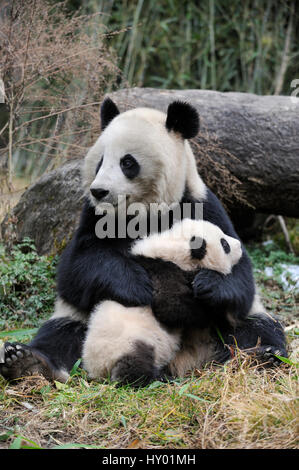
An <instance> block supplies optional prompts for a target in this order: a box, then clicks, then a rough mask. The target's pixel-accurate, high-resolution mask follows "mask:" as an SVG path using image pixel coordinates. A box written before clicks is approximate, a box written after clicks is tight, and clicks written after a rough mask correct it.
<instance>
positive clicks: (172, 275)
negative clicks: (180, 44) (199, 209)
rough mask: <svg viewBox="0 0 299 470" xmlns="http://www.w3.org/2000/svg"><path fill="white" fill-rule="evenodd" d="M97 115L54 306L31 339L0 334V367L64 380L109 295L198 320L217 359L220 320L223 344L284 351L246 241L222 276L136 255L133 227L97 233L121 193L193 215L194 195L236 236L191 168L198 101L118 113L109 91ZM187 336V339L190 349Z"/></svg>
mask: <svg viewBox="0 0 299 470" xmlns="http://www.w3.org/2000/svg"><path fill="white" fill-rule="evenodd" d="M101 124H102V133H101V135H100V137H99V138H98V140H97V141H96V143H95V144H94V146H93V147H92V148H91V149H90V150H89V152H88V154H87V156H86V158H85V163H84V170H83V182H84V188H85V193H86V202H85V205H84V208H83V211H82V215H81V220H80V224H79V228H78V230H77V232H76V234H75V236H74V238H73V239H72V241H71V242H70V243H69V245H68V246H67V248H66V249H65V251H64V253H63V254H62V256H61V260H60V264H59V270H58V300H57V303H56V308H55V312H54V315H53V316H52V318H50V320H48V321H47V322H45V323H44V324H43V325H42V327H41V328H40V329H39V331H38V333H37V335H36V337H35V338H34V339H33V341H31V343H29V345H27V346H25V345H22V344H20V343H5V345H4V351H3V356H4V362H3V363H2V364H1V365H0V372H1V373H2V374H3V375H4V376H5V377H6V378H10V379H13V378H16V377H19V376H22V375H28V374H31V373H36V372H42V373H43V374H44V375H45V376H47V377H50V378H56V379H58V380H66V379H67V377H68V373H69V371H70V370H71V368H72V366H73V364H74V363H75V361H76V360H77V359H78V358H79V357H81V354H82V344H83V341H84V339H85V336H86V329H87V325H88V321H89V317H90V313H91V311H92V310H93V309H94V308H95V306H96V305H98V304H99V303H100V302H102V301H104V300H107V299H108V300H114V301H116V302H119V303H120V304H122V305H124V306H130V307H132V306H151V308H152V310H153V313H154V315H155V317H156V318H157V320H158V321H159V322H160V323H161V324H163V325H165V326H167V327H173V328H175V327H179V328H182V327H183V328H191V329H193V331H198V329H204V330H205V335H206V337H205V340H204V339H203V338H201V345H200V347H201V349H202V348H205V347H206V348H210V347H211V344H212V345H213V348H214V349H217V359H218V360H219V357H220V356H221V354H220V353H219V351H222V353H223V354H222V356H223V361H224V360H226V359H227V350H225V349H224V346H223V344H222V343H221V344H219V342H218V343H217V347H216V348H215V341H217V339H215V337H214V336H213V335H212V333H210V331H211V330H210V328H211V327H212V328H214V327H220V326H221V332H222V337H223V338H224V340H225V342H226V343H227V344H234V343H235V341H236V342H237V344H238V346H239V347H240V348H242V349H248V348H255V350H256V353H257V354H259V355H260V356H261V357H262V358H264V355H265V354H266V355H267V354H270V355H271V354H274V353H275V352H277V351H278V350H279V351H280V353H281V355H286V352H285V340H284V337H283V332H282V328H281V326H280V324H279V323H278V322H277V321H273V320H272V319H271V318H270V317H268V316H266V315H265V314H264V312H263V309H262V307H261V305H260V302H259V301H258V299H257V301H255V298H256V297H255V284H254V279H253V274H252V267H251V263H250V260H249V257H248V255H247V253H246V250H245V248H244V247H242V257H241V259H240V261H239V262H238V263H237V264H236V265H235V266H234V268H233V269H232V272H231V273H230V274H228V275H227V276H223V275H222V274H220V273H218V272H216V271H213V270H209V269H202V270H200V271H199V272H198V273H197V274H196V276H195V277H194V279H193V280H192V282H190V279H189V278H188V276H186V275H185V272H184V271H183V270H181V269H180V268H179V267H178V266H176V265H175V264H173V263H171V262H167V261H163V260H159V259H157V260H156V262H155V263H153V262H152V260H150V263H149V262H148V261H149V260H147V259H146V258H145V259H143V260H142V262H141V261H140V260H139V259H135V258H134V257H133V256H132V255H131V253H130V247H131V245H132V242H133V240H132V238H131V237H130V236H128V235H126V236H125V237H124V238H105V239H100V238H98V237H97V235H96V233H95V226H96V224H97V222H98V221H99V220H100V219H101V217H102V216H101V215H97V214H98V212H99V211H100V210H101V207H102V205H103V204H107V203H110V204H112V205H113V206H114V207H115V209H117V208H118V210H119V209H120V208H119V207H117V203H118V197H119V196H124V195H125V202H126V203H127V204H128V205H129V204H131V203H134V202H137V203H142V204H144V205H145V206H147V207H149V206H150V204H151V203H158V204H162V203H164V204H166V205H168V206H171V205H173V204H180V205H183V204H185V203H189V204H190V205H191V207H192V209H193V211H192V213H191V218H195V206H196V203H197V202H201V203H202V204H203V218H204V220H207V221H209V222H211V223H213V224H215V225H217V226H218V227H219V228H220V229H221V230H222V231H223V232H224V233H226V234H227V235H228V236H231V237H234V238H238V236H237V234H236V232H235V230H234V227H233V225H232V223H231V221H230V220H229V218H228V216H227V214H226V212H225V211H224V209H223V207H222V206H221V204H220V202H219V200H218V199H217V197H216V196H215V195H214V194H213V193H212V192H211V191H210V190H209V189H208V188H207V187H206V185H205V184H204V182H203V181H202V179H201V178H200V176H199V175H198V173H197V169H196V163H195V158H194V155H193V153H192V150H191V147H190V145H189V143H188V141H187V139H190V138H192V137H195V135H196V134H197V132H198V129H199V117H198V114H197V111H196V110H195V109H194V108H193V107H192V106H190V105H189V104H187V103H182V102H179V101H175V102H173V103H171V104H170V105H169V107H168V110H167V115H165V114H164V113H162V112H159V111H157V110H153V109H149V108H136V109H133V110H129V111H126V112H124V113H119V110H118V108H117V106H116V105H115V104H114V103H113V102H112V100H110V99H109V98H108V99H106V100H105V101H104V102H103V104H102V106H101ZM122 200H124V199H122ZM249 312H250V318H247V317H248V313H249ZM196 340H197V338H196V337H195V338H194V341H196ZM194 341H193V340H192V339H190V342H189V343H190V344H189V343H188V344H186V348H189V351H190V358H192V356H193V359H194V357H195V356H196V348H197V344H194ZM203 344H205V346H203ZM193 359H192V360H193ZM190 360H191V359H190Z"/></svg>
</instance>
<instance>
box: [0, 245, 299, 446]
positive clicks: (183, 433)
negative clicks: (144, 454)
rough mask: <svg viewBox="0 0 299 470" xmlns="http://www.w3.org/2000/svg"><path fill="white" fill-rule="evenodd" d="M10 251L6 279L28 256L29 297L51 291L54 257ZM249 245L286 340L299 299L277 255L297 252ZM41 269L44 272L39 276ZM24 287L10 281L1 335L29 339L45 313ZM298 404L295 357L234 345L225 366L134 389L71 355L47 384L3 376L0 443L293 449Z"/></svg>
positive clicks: (291, 338) (294, 336)
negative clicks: (97, 376)
mask: <svg viewBox="0 0 299 470" xmlns="http://www.w3.org/2000/svg"><path fill="white" fill-rule="evenodd" d="M25 243H26V244H27V245H26V246H27V248H28V246H31V245H30V242H29V241H27V242H25ZM15 250H16V252H14V253H12V255H11V256H8V255H5V256H4V255H3V253H2V261H3V260H4V265H5V264H6V269H8V268H9V269H10V271H9V272H10V276H11V278H10V279H11V280H12V279H14V275H15V279H16V283H18V282H19V279H18V277H17V275H16V274H17V273H18V272H19V270H20V268H21V266H23V263H28V264H27V265H26V266H27V271H26V282H28V279H31V282H30V283H29V285H28V286H27V287H28V289H29V290H30V289H31V292H32V294H31V297H33V298H35V300H34V302H36V303H37V305H38V304H39V303H40V302H41V303H43V295H44V294H45V299H48V294H47V292H44V293H43V292H42V293H41V285H42V284H40V283H41V282H44V286H45V285H46V284H47V282H48V281H49V280H51V282H52V280H53V279H54V274H55V267H56V260H54V259H53V258H47V257H38V256H37V255H36V253H35V251H34V249H33V251H32V247H31V250H29V251H28V252H27V253H24V246H22V245H21V246H19V247H17V248H16V249H15ZM25 251H26V250H25ZM249 253H250V255H251V258H252V261H253V265H254V270H255V274H256V276H257V279H258V282H259V285H260V288H261V292H262V296H263V299H264V300H265V302H266V305H267V306H268V307H271V306H272V307H274V309H272V311H275V313H278V314H279V316H280V318H281V319H284V320H285V324H286V325H287V326H289V329H288V331H287V336H288V342H289V345H290V346H291V345H292V344H296V343H298V339H299V337H298V329H296V327H295V326H294V322H295V320H296V311H297V310H296V309H297V305H298V298H297V297H296V295H295V293H294V292H293V293H292V292H285V291H283V290H282V287H281V284H280V279H279V268H278V266H279V263H280V262H290V263H293V264H294V263H297V264H298V258H294V257H292V256H291V255H287V254H286V253H285V252H283V251H282V250H279V248H278V247H277V246H276V245H275V248H274V247H273V246H272V249H270V247H269V245H266V246H263V245H254V246H249ZM29 255H30V256H29ZM27 257H28V258H27ZM30 260H31V261H30ZM265 266H273V267H274V268H275V273H276V274H275V275H274V277H273V279H271V280H269V279H268V278H266V277H265V276H264V274H263V269H264V267H265ZM1 269H4V268H3V267H2V268H1ZM276 270H277V271H276ZM45 272H47V273H48V276H49V277H47V276H45V278H44V279H43V280H42V279H41V278H42V275H41V273H43V274H44V273H45ZM50 273H51V274H50ZM47 279H48V281H47ZM1 282H2V281H1ZM50 285H51V284H50V283H49V289H53V288H52V287H50ZM35 288H36V289H37V290H36V291H35V290H34V289H35ZM38 288H39V289H40V290H39V291H38ZM27 296H28V294H26V290H22V289H21V290H20V291H18V290H15V289H14V287H13V285H11V289H10V291H9V296H8V297H6V298H5V301H6V302H8V303H7V304H6V306H8V307H9V308H10V311H11V313H12V318H9V316H7V318H6V320H5V325H6V329H5V330H4V331H2V333H1V335H0V340H1V339H2V340H5V339H8V340H15V339H18V340H21V341H26V340H28V339H30V337H31V336H32V335H33V334H34V330H33V331H32V328H34V327H35V326H36V325H37V324H38V323H39V322H40V321H41V319H42V318H46V317H47V316H48V315H49V312H50V311H51V308H52V307H53V301H54V299H52V300H51V301H50V300H49V299H48V304H47V308H45V309H44V310H40V311H39V315H40V317H39V319H38V321H36V320H35V319H34V317H33V315H32V311H31V304H29V306H28V304H27V303H26V299H27ZM14 297H16V298H17V300H16V298H14ZM1 300H2V301H3V298H2V299H1ZM32 301H33V300H32ZM15 302H17V304H16V305H20V304H21V305H22V306H23V311H22V312H19V313H18V311H15V312H13V309H14V305H15ZM45 303H46V302H45ZM27 312H28V318H29V319H28V321H26V320H24V318H25V317H26V315H27ZM2 315H3V314H2ZM18 315H20V318H17V317H18ZM2 318H3V316H2ZM16 328H17V330H16ZM297 328H298V326H297ZM297 349H298V344H297ZM298 411H299V410H298V368H297V366H296V360H295V359H294V358H293V357H292V358H291V360H288V361H287V363H283V365H282V366H281V367H279V368H276V369H273V370H271V369H262V368H258V367H257V366H256V365H254V364H253V363H251V362H250V360H249V358H248V357H246V356H245V355H243V353H242V352H240V353H239V355H238V356H237V357H235V358H234V359H233V360H232V361H231V362H229V363H227V364H226V365H224V366H209V367H207V368H206V369H204V370H200V371H199V370H196V371H194V373H193V375H192V376H190V377H187V378H185V379H184V380H177V381H175V382H174V383H166V384H164V383H161V382H154V383H153V384H151V385H150V386H148V387H146V388H143V389H140V390H137V391H136V390H134V389H132V388H130V387H116V385H115V384H113V383H110V382H109V381H106V382H104V383H100V382H97V381H94V380H90V379H88V377H87V376H86V373H85V372H84V371H83V370H82V369H80V368H78V364H76V366H75V367H74V369H73V371H72V376H71V378H70V379H69V380H68V382H67V383H66V384H61V383H59V382H55V384H54V385H53V384H50V383H49V382H47V380H45V379H43V378H42V377H30V378H26V379H23V380H20V381H17V382H15V383H14V384H9V383H8V382H6V381H5V380H4V379H3V378H0V448H12V449H17V448H34V449H36V448H42V449H48V448H51V449H53V448H60V449H61V448H76V447H79V448H80V447H84V448H94V447H95V448H105V449H107V448H108V449H114V448H115V449H116V448H145V449H149V448H150V449H184V448H192V449H193V448H198V449H220V448H226V449H237V448H247V449H251V448H255V449H261V448H280V449H285V448H297V447H298V444H299V442H298V432H296V426H297V427H298V421H296V419H297V417H298Z"/></svg>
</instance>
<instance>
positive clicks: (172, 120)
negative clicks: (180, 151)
mask: <svg viewBox="0 0 299 470" xmlns="http://www.w3.org/2000/svg"><path fill="white" fill-rule="evenodd" d="M166 129H167V130H168V131H174V132H178V133H179V134H181V136H182V137H183V139H192V137H195V136H196V135H197V134H198V131H199V116H198V112H197V111H196V109H195V108H194V107H193V106H191V105H190V104H189V103H185V102H183V101H174V102H173V103H170V105H169V106H168V109H167V119H166Z"/></svg>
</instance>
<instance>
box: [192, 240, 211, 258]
mask: <svg viewBox="0 0 299 470" xmlns="http://www.w3.org/2000/svg"><path fill="white" fill-rule="evenodd" d="M190 250H191V257H192V258H196V259H198V260H201V259H203V258H204V257H205V255H206V252H207V242H206V241H205V240H204V239H203V238H201V237H192V238H191V239H190Z"/></svg>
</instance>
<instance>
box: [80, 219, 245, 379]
mask: <svg viewBox="0 0 299 470" xmlns="http://www.w3.org/2000/svg"><path fill="white" fill-rule="evenodd" d="M130 251H131V253H132V254H133V255H135V256H145V257H147V258H153V259H163V260H165V261H171V262H173V263H175V264H177V265H178V266H179V267H180V268H181V269H183V270H184V271H191V272H193V277H194V275H195V273H196V272H197V271H198V270H199V269H201V268H207V269H212V270H215V271H218V272H220V273H222V274H223V275H228V274H229V273H230V272H231V270H232V267H233V266H234V265H235V264H236V263H237V262H238V261H239V259H240V257H241V255H242V249H241V243H240V241H239V240H238V239H236V238H233V237H228V236H226V235H225V234H224V233H223V231H222V230H221V229H220V228H219V227H217V226H216V225H214V224H211V223H210V222H207V221H202V220H192V219H183V220H182V221H181V222H177V223H175V224H174V225H173V227H172V228H171V229H169V230H165V231H163V232H160V233H156V234H153V235H150V236H148V237H145V238H143V239H141V240H138V241H137V242H135V243H134V244H133V245H132V248H131V250H130ZM181 340H182V330H180V329H178V328H175V329H171V328H166V327H163V326H162V325H161V324H160V323H159V322H158V321H157V320H156V318H155V317H154V316H153V313H152V311H151V308H150V307H149V306H146V307H124V306H123V305H121V304H120V303H118V302H115V301H114V300H105V301H104V302H102V303H100V304H99V306H96V307H95V310H94V312H93V313H92V315H91V319H90V321H89V324H88V332H87V336H86V340H85V342H84V345H83V354H82V358H83V367H84V369H85V370H87V372H88V374H89V376H90V377H91V378H107V377H110V378H111V379H112V380H113V381H114V380H115V381H118V382H125V381H126V382H128V383H131V384H134V385H140V384H142V385H144V384H146V383H147V382H150V381H151V380H154V379H155V378H156V379H157V378H163V373H164V372H165V368H166V367H168V368H169V371H170V372H171V375H172V376H176V375H178V373H180V374H181V375H184V374H185V373H186V372H187V370H186V371H183V374H182V371H181V368H180V358H181V354H178V358H179V362H178V361H176V353H178V352H179V351H180V346H181ZM149 352H151V357H150V354H149ZM197 365H198V366H199V364H197Z"/></svg>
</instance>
